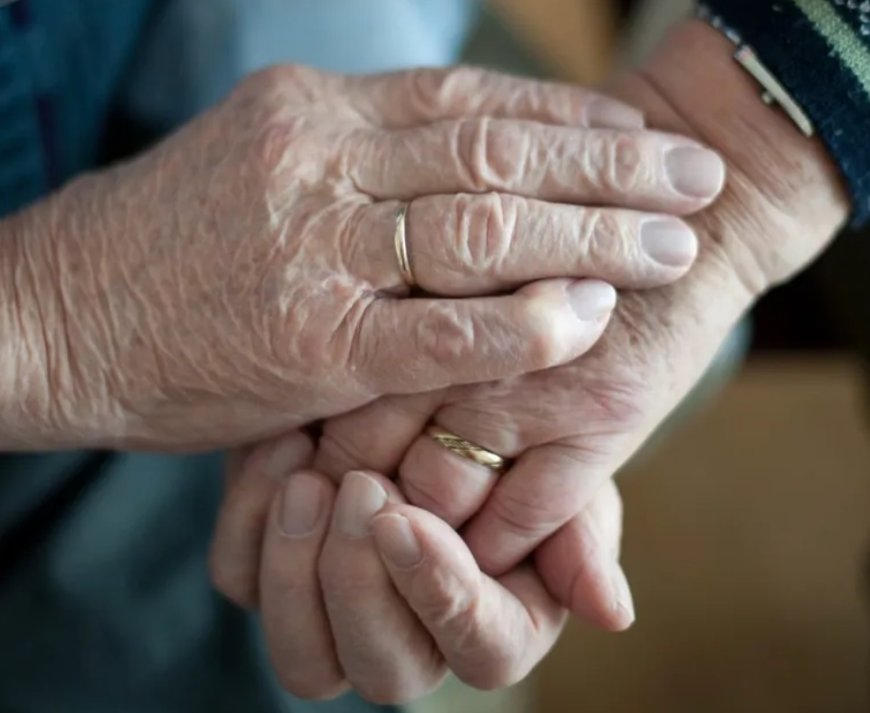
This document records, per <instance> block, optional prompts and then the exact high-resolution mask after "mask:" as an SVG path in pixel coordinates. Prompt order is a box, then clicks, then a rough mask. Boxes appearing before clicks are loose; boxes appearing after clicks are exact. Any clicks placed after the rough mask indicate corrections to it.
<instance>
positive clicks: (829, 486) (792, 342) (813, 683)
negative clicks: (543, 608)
mask: <svg viewBox="0 0 870 713" xmlns="http://www.w3.org/2000/svg"><path fill="white" fill-rule="evenodd" d="M689 5H690V3H689V2H687V1H686V0H648V1H647V0H643V1H641V0H637V1H635V2H630V1H626V0H535V1H534V2H531V1H527V0H496V1H494V2H492V3H490V5H489V10H488V11H487V12H486V13H485V14H484V17H483V18H482V20H481V22H480V25H479V27H478V29H477V31H476V33H475V35H474V37H473V39H472V41H471V43H470V44H469V46H468V48H467V51H466V59H467V60H468V61H470V62H474V63H476V64H484V65H489V66H493V67H498V68H501V69H507V70H510V71H513V72H519V73H524V74H531V75H535V76H549V77H558V78H562V79H567V80H572V81H578V82H582V83H584V84H596V83H600V82H602V81H604V80H606V78H607V76H608V75H610V74H611V73H612V72H613V71H614V70H615V69H617V68H618V67H619V66H621V65H623V64H624V63H626V62H632V61H636V60H637V59H638V58H639V57H642V56H643V55H644V53H645V52H647V51H648V50H649V48H650V47H651V46H652V45H654V44H655V42H656V41H657V39H658V38H659V37H660V36H661V33H662V32H663V31H664V28H666V27H667V26H668V24H669V23H670V22H672V21H673V19H674V18H676V17H678V16H680V15H681V14H684V13H686V12H688V11H689ZM750 334H751V337H750ZM868 363H870V234H865V235H858V234H845V235H843V236H842V237H841V238H840V239H839V240H838V241H837V243H836V245H835V247H834V248H833V249H832V250H831V251H830V253H829V254H828V255H827V256H826V257H825V258H824V259H823V260H822V261H821V262H820V263H819V264H817V265H816V266H815V267H814V268H813V269H811V270H810V271H809V272H808V273H807V274H805V275H804V276H803V277H802V278H800V279H799V280H797V281H796V282H794V283H792V284H791V285H789V286H787V287H785V288H781V289H780V290H778V291H776V292H774V293H772V294H771V295H769V296H768V297H766V298H765V299H764V300H763V302H762V303H761V304H760V305H759V306H758V308H757V310H756V311H755V313H754V314H753V316H752V319H751V323H747V325H744V327H743V329H742V330H741V331H740V332H739V333H738V334H737V335H735V337H734V339H733V340H732V342H731V344H730V345H729V349H728V353H727V355H726V357H725V358H724V359H723V360H722V361H721V362H720V364H719V365H718V367H717V368H716V369H714V371H713V373H712V374H711V375H710V376H709V377H708V380H707V383H706V384H704V387H703V389H702V390H701V392H700V393H699V394H696V395H695V397H694V398H692V399H690V400H689V402H688V403H687V404H686V406H685V407H684V408H683V409H682V411H681V412H680V413H678V414H677V416H676V417H675V418H674V419H673V421H672V423H671V424H669V425H668V427H667V428H666V429H665V432H664V433H662V434H660V436H659V437H658V438H657V439H656V440H655V443H654V445H653V446H651V447H649V448H648V449H647V451H646V452H644V453H642V454H640V456H639V457H638V458H637V459H636V460H635V462H634V463H633V464H632V465H630V466H629V467H628V468H626V470H625V471H624V472H623V473H622V474H621V476H620V483H621V485H622V490H623V496H624V498H625V504H626V531H625V540H624V563H625V568H626V570H627V573H628V576H629V579H630V580H631V582H632V584H633V588H634V593H635V597H636V603H637V613H638V622H637V624H636V625H635V627H634V628H633V629H632V631H631V632H629V633H627V634H623V635H618V636H616V635H604V634H600V633H597V632H594V631H590V630H588V629H585V628H583V627H582V626H579V625H573V626H572V627H571V628H570V629H569V630H568V632H567V634H566V635H565V636H564V638H563V639H562V642H561V644H560V645H559V646H558V648H557V650H556V651H555V652H554V654H552V655H551V656H550V658H549V659H548V660H547V661H546V662H545V663H544V665H543V666H542V667H541V668H540V669H539V671H538V672H537V674H536V675H535V677H534V678H533V679H532V680H531V681H529V682H528V683H527V684H524V685H523V686H521V687H519V688H517V689H515V690H513V691H509V692H507V693H505V694H478V693H473V692H471V691H467V690H465V689H464V688H462V687H461V686H460V685H458V684H454V685H451V686H449V687H448V688H447V689H446V690H445V691H443V692H441V693H440V694H439V695H437V696H435V697H433V698H431V699H429V700H427V701H424V702H423V703H421V704H420V705H419V706H418V707H417V708H416V709H415V713H441V712H442V711H451V712H452V711H461V712H463V713H464V712H465V711H468V712H469V713H471V712H474V713H486V712H487V711H493V713H495V712H498V713H531V712H534V713H567V712H573V711H583V712H584V713H605V712H606V713H622V712H625V713H629V712H631V713H634V712H643V713H657V712H659V711H662V712H677V713H681V712H682V711H687V712H693V713H694V712H696V711H699V712H700V711H703V712H705V713H718V712H722V713H725V712H728V713H730V712H733V711H766V712H770V713H777V712H779V711H783V712H788V713H793V712H803V711H806V712H807V713H811V712H812V713H816V712H818V713H822V712H824V713H828V712H831V713H834V712H842V713H847V712H848V713H851V712H852V711H854V712H856V713H858V712H864V711H870V624H868V614H870V389H868V378H867V375H868V369H867V364H868Z"/></svg>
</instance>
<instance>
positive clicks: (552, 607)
mask: <svg viewBox="0 0 870 713" xmlns="http://www.w3.org/2000/svg"><path fill="white" fill-rule="evenodd" d="M310 453H311V447H310V443H308V441H307V439H305V438H304V437H302V436H301V435H299V434H293V435H290V436H288V437H286V438H284V439H281V440H279V441H276V442H273V443H268V444H264V445H261V446H260V447H258V448H257V449H254V450H252V451H250V452H248V453H247V454H246V455H245V456H243V455H242V454H241V453H237V454H236V456H237V458H236V460H235V461H234V462H231V463H230V469H229V472H228V481H227V491H226V498H225V501H224V506H223V508H222V510H221V518H220V521H219V524H218V527H217V531H216V535H215V541H214V549H213V553H212V555H213V556H212V564H213V573H214V575H215V579H216V582H217V584H218V586H219V588H220V589H221V590H222V591H223V592H224V593H225V594H227V595H229V596H231V597H233V598H234V599H236V600H237V601H240V603H243V604H245V605H249V606H257V605H259V607H260V613H261V619H262V622H263V627H264V630H265V633H266V639H267V643H268V647H269V651H270V655H271V660H272V663H273V665H274V668H275V671H276V673H277V675H278V677H279V680H280V681H281V682H282V684H283V685H284V687H285V688H286V689H287V690H288V691H290V692H291V693H293V694H295V695H297V696H300V697H303V698H331V697H334V696H337V695H339V694H340V693H343V692H344V691H345V690H347V689H348V688H349V687H350V688H353V689H354V690H356V691H357V692H358V693H359V694H361V695H362V696H364V697H365V698H368V699H369V700H372V701H375V702H378V703H402V702H406V701H410V700H413V699H416V698H419V697H421V696H422V695H424V694H426V693H428V692H429V691H430V690H432V689H433V688H435V687H436V686H437V685H438V684H439V683H440V682H441V680H442V679H443V677H444V675H445V673H446V672H447V671H448V670H449V671H452V672H453V673H454V674H456V675H457V676H458V677H459V678H461V679H462V680H464V681H465V682H467V683H469V684H470V685H472V686H476V687H478V688H484V689H490V688H497V687H503V686H507V685H510V684H512V683H515V682H517V681H519V680H520V679H522V678H523V677H525V675H526V674H527V673H528V672H529V671H530V670H531V668H532V667H534V666H535V665H536V664H537V663H538V661H540V659H541V658H542V657H543V656H544V655H545V654H546V653H547V652H548V651H549V650H550V648H551V647H552V645H553V644H554V643H555V640H556V638H557V637H558V634H559V632H560V631H561V629H562V625H563V623H564V621H565V617H566V612H565V610H564V609H563V608H562V607H561V606H560V605H559V604H558V603H557V602H556V601H554V599H553V598H552V597H551V596H550V595H549V594H548V592H547V590H546V588H545V586H544V584H543V582H542V581H541V579H540V578H539V577H538V576H537V575H536V574H535V572H534V570H533V569H532V568H531V567H529V566H522V567H519V568H517V569H515V570H514V571H512V572H511V573H510V574H508V575H505V576H504V577H501V578H499V579H493V578H490V577H488V576H486V575H485V574H483V573H482V572H481V571H480V569H479V567H478V565H477V564H476V562H475V561H474V558H473V557H472V556H471V553H470V552H469V550H468V548H467V547H466V546H465V544H464V543H463V542H462V540H461V539H460V537H459V536H458V535H457V534H456V532H455V531H454V530H453V529H452V528H451V527H449V525H447V524H446V523H444V522H443V521H441V520H439V519H438V518H436V517H434V516H433V515H431V514H430V513H427V512H425V511H423V510H420V509H418V508H414V507H410V506H408V505H406V504H405V501H404V498H403V496H402V495H401V494H400V493H399V491H398V490H397V488H396V486H395V484H394V483H392V482H391V481H389V480H387V479H385V478H383V477H381V476H379V475H376V474H374V473H360V472H356V473H351V474H349V475H347V476H346V477H344V478H343V479H342V480H341V484H340V486H336V485H335V484H334V483H333V481H332V480H330V479H329V478H327V477H325V476H323V475H320V474H318V473H316V472H314V471H305V470H303V471H301V472H298V473H295V474H293V475H290V476H289V478H288V477H287V473H288V472H289V471H288V470H285V468H294V467H298V466H299V465H300V464H301V463H304V461H305V460H306V459H307V458H308V457H309V456H310ZM282 471H283V472H282ZM282 476H283V477H282ZM570 532H571V537H570V538H569V537H566V538H565V541H566V543H568V542H570V545H571V546H572V548H573V550H572V552H571V553H569V554H570V556H571V557H572V558H573V560H574V561H575V562H576V563H577V564H578V565H579V566H580V567H582V575H581V576H580V578H579V579H578V581H577V585H576V586H577V590H578V592H579V593H580V596H581V597H582V603H583V606H584V607H585V611H586V614H587V618H588V619H589V620H590V621H592V622H593V623H596V624H598V625H599V626H602V627H604V628H608V629H621V628H624V627H625V626H627V625H628V624H629V623H630V622H631V615H630V611H625V610H621V609H616V610H615V609H613V608H612V607H611V595H610V593H609V592H608V591H607V590H606V588H605V589H602V588H601V583H602V582H604V583H607V582H608V581H609V580H608V578H607V577H606V576H603V575H602V572H607V571H610V570H611V569H612V568H613V567H614V566H615V562H616V560H617V559H618V551H619V540H620V532H621V505H620V500H619V496H618V494H617V492H616V489H615V487H614V486H613V484H612V482H608V483H607V484H606V486H605V487H604V488H603V489H602V491H601V492H599V493H597V494H596V495H595V497H594V498H592V500H591V502H590V504H589V506H588V507H587V508H586V510H584V512H583V513H582V514H580V515H578V516H577V517H575V518H574V520H573V521H572V525H571V528H570ZM228 565H229V568H228ZM233 567H234V568H233ZM255 585H256V586H255Z"/></svg>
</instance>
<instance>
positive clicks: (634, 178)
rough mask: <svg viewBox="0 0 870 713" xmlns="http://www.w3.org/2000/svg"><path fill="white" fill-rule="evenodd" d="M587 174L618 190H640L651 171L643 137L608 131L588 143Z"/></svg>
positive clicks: (606, 186) (602, 184)
mask: <svg viewBox="0 0 870 713" xmlns="http://www.w3.org/2000/svg"><path fill="white" fill-rule="evenodd" d="M585 150H586V157H585V158H586V160H585V163H586V166H585V169H586V174H587V175H588V176H589V177H590V179H591V180H592V181H594V182H595V183H596V184H597V185H598V186H599V187H601V188H602V189H604V190H607V191H614V192H617V193H630V192H632V191H636V190H637V189H638V188H639V186H640V185H641V183H642V181H643V179H644V177H645V176H646V173H647V170H648V169H647V166H646V165H645V160H644V154H643V151H642V148H641V143H640V140H639V139H638V138H636V137H634V136H630V135H625V134H612V133H605V134H602V135H599V136H597V137H592V138H590V139H589V142H588V143H587V144H586V149H585Z"/></svg>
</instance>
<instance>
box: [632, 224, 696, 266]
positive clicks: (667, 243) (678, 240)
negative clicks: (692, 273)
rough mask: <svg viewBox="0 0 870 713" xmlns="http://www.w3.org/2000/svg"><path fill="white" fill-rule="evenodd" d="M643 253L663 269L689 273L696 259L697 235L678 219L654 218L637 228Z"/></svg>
mask: <svg viewBox="0 0 870 713" xmlns="http://www.w3.org/2000/svg"><path fill="white" fill-rule="evenodd" d="M640 246H641V249H642V250H643V252H644V254H645V255H646V256H647V257H648V258H650V259H651V260H652V261H653V262H654V263H656V264H657V265H660V266H663V267H665V268H671V269H679V270H681V271H685V270H688V269H689V268H690V267H691V266H692V264H693V263H694V262H695V259H696V258H697V257H698V236H697V235H696V234H695V231H694V230H692V228H691V227H689V225H688V224H687V223H686V222H685V221H683V220H680V219H679V218H672V217H669V216H657V217H654V218H649V219H647V220H644V221H643V222H642V223H641V226H640Z"/></svg>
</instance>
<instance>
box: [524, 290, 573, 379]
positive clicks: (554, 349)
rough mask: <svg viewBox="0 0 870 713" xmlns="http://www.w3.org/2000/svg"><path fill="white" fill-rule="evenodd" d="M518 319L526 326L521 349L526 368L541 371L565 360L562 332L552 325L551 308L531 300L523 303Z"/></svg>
mask: <svg viewBox="0 0 870 713" xmlns="http://www.w3.org/2000/svg"><path fill="white" fill-rule="evenodd" d="M520 319H521V322H522V324H523V325H525V326H526V330H525V331H526V332H527V334H524V335H523V339H522V349H523V350H524V361H525V362H526V363H527V364H528V367H529V368H530V369H531V370H533V371H541V370H543V369H548V368H550V367H553V366H556V365H557V364H560V363H561V362H562V361H563V360H564V358H565V343H564V341H563V330H560V329H557V328H556V325H555V324H554V320H553V317H552V308H551V307H550V306H549V305H547V304H542V303H541V300H540V299H539V298H531V299H529V300H528V301H527V302H526V303H525V307H524V309H523V310H522V314H521V318H520Z"/></svg>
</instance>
